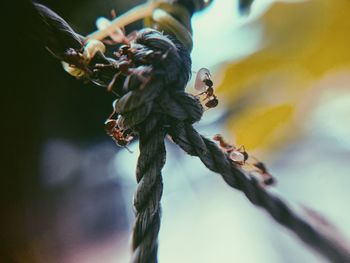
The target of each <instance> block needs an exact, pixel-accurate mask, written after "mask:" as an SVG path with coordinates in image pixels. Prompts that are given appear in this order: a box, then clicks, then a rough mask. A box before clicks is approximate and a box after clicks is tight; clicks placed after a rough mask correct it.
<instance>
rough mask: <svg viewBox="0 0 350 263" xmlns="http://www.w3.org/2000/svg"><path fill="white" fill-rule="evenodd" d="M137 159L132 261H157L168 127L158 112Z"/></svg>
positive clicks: (147, 127) (143, 136)
mask: <svg viewBox="0 0 350 263" xmlns="http://www.w3.org/2000/svg"><path fill="white" fill-rule="evenodd" d="M139 135H140V156H139V159H138V162H137V168H136V178H137V182H138V187H137V190H136V193H135V196H134V207H135V211H136V221H135V224H134V231H133V237H132V249H133V250H134V255H133V260H132V262H135V263H141V262H157V249H158V242H157V240H158V232H159V228H160V216H161V211H160V199H161V197H162V192H163V183H162V175H161V170H162V168H163V166H164V164H165V145H164V137H165V131H164V129H163V128H162V122H160V121H159V118H158V117H157V116H152V117H150V118H149V119H147V120H146V121H145V123H144V125H143V126H142V128H141V131H140V134H139Z"/></svg>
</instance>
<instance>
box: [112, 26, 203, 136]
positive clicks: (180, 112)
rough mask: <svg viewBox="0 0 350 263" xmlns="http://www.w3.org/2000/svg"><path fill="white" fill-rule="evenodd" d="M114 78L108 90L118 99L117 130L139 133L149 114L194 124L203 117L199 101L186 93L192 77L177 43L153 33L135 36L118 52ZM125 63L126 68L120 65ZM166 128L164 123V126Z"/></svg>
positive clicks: (185, 54) (188, 61) (146, 31)
mask: <svg viewBox="0 0 350 263" xmlns="http://www.w3.org/2000/svg"><path fill="white" fill-rule="evenodd" d="M118 53H119V54H118V60H117V61H116V66H115V68H117V71H116V73H115V78H117V79H118V78H123V79H122V85H120V82H118V81H117V80H115V79H114V82H113V83H112V87H111V89H112V90H113V91H115V92H116V93H118V95H119V96H120V98H118V99H117V100H116V101H115V102H114V105H113V107H114V111H115V113H117V114H118V115H119V116H120V118H119V120H120V121H119V124H120V126H119V127H120V128H122V129H130V128H131V129H133V130H134V131H138V130H139V129H138V125H140V124H141V123H142V122H144V121H145V120H146V119H147V118H148V117H149V116H150V115H151V113H152V115H153V114H154V113H157V114H162V115H163V116H165V117H166V118H163V120H165V122H166V119H167V118H171V119H177V120H180V121H186V122H189V123H194V122H196V121H199V120H200V118H201V116H202V114H203V107H202V105H201V103H200V102H199V100H198V99H197V98H196V97H194V96H192V95H190V94H187V93H186V92H185V86H186V84H187V82H188V80H189V78H190V74H191V59H190V54H189V52H188V51H187V50H186V48H185V47H184V46H183V45H182V44H180V43H179V42H178V41H177V40H175V39H171V38H170V37H168V36H165V35H163V34H162V33H160V32H159V31H156V30H153V29H144V30H141V31H139V32H138V33H137V35H136V36H135V38H134V39H133V40H132V41H131V43H130V44H129V47H128V49H127V48H126V47H125V46H122V47H121V48H120V51H119V52H118ZM125 61H128V65H129V66H128V68H127V70H125V69H123V70H122V69H120V64H121V63H123V65H124V62H125ZM164 125H166V123H164Z"/></svg>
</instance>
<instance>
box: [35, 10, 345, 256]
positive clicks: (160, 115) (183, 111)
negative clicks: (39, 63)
mask: <svg viewBox="0 0 350 263" xmlns="http://www.w3.org/2000/svg"><path fill="white" fill-rule="evenodd" d="M36 9H37V10H38V11H37V14H39V17H37V18H38V20H36V21H37V27H38V28H39V29H40V28H41V29H44V30H43V31H41V30H36V31H35V32H37V33H38V34H41V35H42V36H43V37H42V38H41V42H42V43H43V45H44V46H46V47H47V48H48V49H49V50H50V51H51V52H52V53H53V54H54V55H55V56H56V57H57V58H59V59H61V60H64V61H66V62H69V63H72V64H74V65H76V66H79V62H78V63H77V64H75V62H76V61H75V60H74V59H73V60H71V61H67V50H68V51H69V50H70V51H72V49H73V50H74V51H75V52H81V51H80V49H81V48H82V46H81V45H82V41H83V40H82V38H81V37H80V36H79V35H78V34H76V33H74V32H73V30H72V29H71V28H70V27H69V26H68V25H67V24H66V22H65V21H64V20H63V19H62V18H60V17H59V16H58V15H56V14H55V13H53V12H52V11H51V10H49V9H47V8H46V7H43V6H40V5H36ZM134 44H136V45H135V46H134V51H133V52H134V60H135V61H134V62H135V69H137V72H138V75H137V74H130V75H129V76H128V77H127V78H126V80H125V82H124V85H122V87H117V88H116V90H117V93H118V95H119V96H120V99H119V100H118V101H117V102H116V104H115V109H116V112H117V113H118V114H119V115H120V116H121V117H122V119H123V124H124V126H126V127H128V128H130V129H132V130H133V131H134V132H136V133H138V135H139V139H140V156H139V159H138V164H137V173H136V177H137V182H138V184H139V185H138V188H137V191H136V193H135V197H134V206H135V212H136V221H135V225H134V232H133V242H132V248H133V251H134V254H133V262H137V263H154V262H157V246H158V232H159V227H160V215H161V212H160V199H161V196H162V191H163V184H162V176H161V170H162V167H163V166H164V163H165V147H164V137H165V135H166V134H167V133H169V135H171V137H172V139H173V140H174V142H175V143H176V144H178V145H179V146H180V147H181V148H182V149H183V150H184V151H185V152H187V153H188V154H190V155H193V156H198V157H199V158H200V159H201V161H202V162H203V163H204V164H205V165H206V166H207V167H208V168H209V169H210V170H212V171H214V172H216V173H219V174H221V175H222V177H223V179H224V180H225V181H226V183H227V184H229V185H230V186H232V187H233V188H235V189H238V190H240V191H242V192H243V193H244V194H245V195H246V196H247V198H248V199H249V200H250V201H251V202H252V203H253V204H254V205H256V206H259V207H262V208H264V209H265V210H266V211H267V212H268V213H269V214H270V215H271V216H272V217H273V218H274V219H275V220H276V222H278V223H279V224H281V225H283V226H285V227H286V228H288V229H289V230H291V231H292V232H294V233H295V234H296V235H297V236H298V237H299V238H300V239H301V240H303V241H304V242H305V243H306V244H308V245H309V246H310V247H312V248H314V249H315V250H316V251H318V252H319V253H320V254H322V255H324V256H325V257H326V258H328V259H329V260H331V261H332V262H350V254H349V251H348V250H346V249H345V248H343V247H340V246H338V245H336V242H334V240H332V239H330V238H328V237H327V236H326V235H325V234H323V233H322V232H321V231H319V230H318V229H317V228H316V227H314V226H312V225H311V224H310V223H308V222H307V221H305V220H304V219H302V218H301V217H300V216H298V215H296V214H295V213H294V212H293V211H292V210H291V209H290V208H289V207H288V206H287V205H286V204H285V203H284V202H283V201H282V200H281V199H279V198H278V197H276V196H274V195H272V194H270V193H269V192H267V191H266V190H265V189H264V188H263V187H261V186H260V185H259V184H258V183H257V181H256V180H254V179H253V177H252V176H250V175H249V174H247V173H245V172H244V171H242V170H241V169H240V168H239V167H237V166H236V165H235V164H234V163H233V162H232V161H231V160H230V159H229V158H228V156H227V155H225V154H224V153H223V152H222V151H221V150H220V149H219V148H218V147H217V145H216V144H215V143H214V142H212V141H210V140H208V139H206V138H205V137H203V136H201V135H200V134H198V133H197V131H196V130H195V129H194V128H193V127H192V124H193V123H194V122H196V121H199V120H200V118H201V116H202V114H203V108H202V106H201V104H200V102H199V101H198V99H197V98H195V97H193V96H192V95H190V94H187V93H185V91H184V88H185V86H186V83H187V82H188V80H189V76H190V72H191V60H190V55H189V52H188V51H187V50H186V48H185V47H184V46H183V45H182V44H181V43H179V42H178V41H177V40H176V39H170V38H168V37H166V36H164V35H163V34H161V33H159V32H158V31H155V30H150V29H146V30H142V31H140V32H139V33H138V35H137V37H136V39H135V40H134ZM149 51H153V52H161V53H162V54H167V55H166V56H165V57H162V58H161V59H157V60H155V61H150V62H149V63H146V65H145V63H144V61H145V59H146V57H147V54H148V52H149ZM68 54H70V52H68ZM68 58H69V56H68ZM68 60H69V59H68ZM112 62H115V61H114V60H112V59H110V58H105V57H104V56H103V54H97V58H94V59H93V60H92V61H91V63H90V65H89V68H91V69H93V67H94V65H95V64H96V63H104V64H109V63H112ZM114 74H115V72H114V71H113V70H108V69H106V70H102V71H100V72H99V73H98V74H97V75H96V76H89V77H90V79H91V78H94V79H95V80H96V81H99V83H103V84H104V85H105V86H107V84H108V80H109V81H110V80H111V79H112V78H113V76H114ZM140 75H142V76H143V77H144V78H146V79H148V81H147V82H146V83H144V82H143V81H141V82H140Z"/></svg>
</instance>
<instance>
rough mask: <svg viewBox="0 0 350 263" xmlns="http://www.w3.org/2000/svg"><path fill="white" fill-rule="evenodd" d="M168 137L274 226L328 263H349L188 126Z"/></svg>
mask: <svg viewBox="0 0 350 263" xmlns="http://www.w3.org/2000/svg"><path fill="white" fill-rule="evenodd" d="M169 134H170V135H171V137H172V139H173V141H174V142H175V143H176V144H178V145H179V146H180V147H181V148H182V149H183V150H184V151H185V152H186V153H188V154H190V155H193V156H198V157H199V158H200V160H201V161H202V162H203V164H204V165H205V166H206V167H207V168H208V169H210V170H211V171H213V172H215V173H218V174H220V175H221V176H222V177H223V179H224V180H225V182H226V183H227V184H228V185H230V186H231V187H233V188H235V189H238V190H240V191H242V192H243V193H244V194H245V195H246V197H247V198H248V200H249V201H250V202H251V203H253V204H254V205H256V206H259V207H261V208H263V209H265V210H266V212H267V213H269V214H270V215H271V216H272V217H273V219H274V220H275V221H276V222H278V223H279V224H281V225H283V226H284V227H286V228H287V229H289V230H290V231H292V232H293V233H295V234H296V235H297V236H298V237H299V238H300V239H301V240H302V241H304V242H305V243H306V244H307V245H309V246H310V247H312V248H313V249H315V250H316V251H318V252H319V253H320V254H322V255H323V256H325V257H326V258H328V259H329V260H330V261H331V262H339V263H341V262H344V263H345V262H350V252H349V250H348V249H347V248H345V247H341V246H340V244H337V243H336V242H335V240H332V239H331V238H329V237H327V236H326V235H325V234H323V233H321V232H320V231H319V230H318V229H316V228H315V227H314V226H312V225H311V224H309V223H308V222H307V221H305V220H304V219H303V218H301V217H300V216H298V215H297V214H296V213H294V212H293V211H292V210H291V209H290V208H289V207H288V206H287V205H286V204H285V203H284V202H283V201H282V200H281V199H280V198H278V197H276V196H274V195H272V194H270V193H269V192H267V191H266V190H265V189H264V188H263V187H261V186H260V185H259V184H258V182H257V181H256V180H255V179H254V178H253V177H252V176H250V175H249V174H247V173H246V172H244V171H242V170H241V169H239V167H237V166H235V165H234V163H233V162H232V161H231V160H230V159H229V156H228V155H226V154H224V153H223V152H222V151H221V150H220V149H219V148H218V147H217V145H216V144H215V143H214V142H212V141H210V140H208V139H207V138H205V137H203V136H202V135H200V134H199V133H198V132H197V131H196V130H195V129H194V128H193V127H192V125H191V124H188V123H186V122H175V123H174V124H173V125H172V127H171V128H170V130H169Z"/></svg>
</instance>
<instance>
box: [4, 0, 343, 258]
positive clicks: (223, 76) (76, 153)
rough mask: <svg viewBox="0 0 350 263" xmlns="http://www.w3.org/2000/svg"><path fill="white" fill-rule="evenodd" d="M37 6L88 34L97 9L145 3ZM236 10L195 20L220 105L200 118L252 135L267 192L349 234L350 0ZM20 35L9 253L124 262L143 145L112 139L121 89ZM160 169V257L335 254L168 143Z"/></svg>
mask: <svg viewBox="0 0 350 263" xmlns="http://www.w3.org/2000/svg"><path fill="white" fill-rule="evenodd" d="M41 3H43V4H45V5H47V6H48V7H50V8H51V9H53V10H54V11H56V12H57V13H58V14H60V15H61V16H62V17H63V18H64V19H66V20H67V21H68V22H69V23H70V24H71V25H72V27H73V28H74V30H75V31H77V32H79V33H81V34H83V35H86V34H88V33H90V32H92V31H94V30H95V20H96V18H97V17H99V16H106V17H110V11H111V10H112V9H115V10H116V11H117V14H121V13H124V12H125V11H127V10H128V9H130V8H131V7H133V6H135V5H136V4H139V3H141V1H139V0H137V1H134V0H133V1H118V0H114V1H112V0H104V1H97V0H85V1H82V0H75V1H68V0H61V1H53V0H45V1H41ZM237 6H238V1H236V0H214V1H213V3H212V4H211V5H210V6H209V7H208V8H207V9H206V10H205V11H203V12H201V13H198V14H196V15H195V16H194V17H193V20H192V25H193V31H194V34H193V37H194V49H193V52H192V59H193V71H197V70H199V69H200V68H201V67H207V68H209V69H210V71H211V72H212V77H213V81H214V85H215V90H216V94H217V96H218V98H219V101H220V102H219V106H218V107H217V108H215V109H210V110H208V111H206V112H205V115H204V118H203V120H202V121H201V122H200V123H198V124H197V125H196V128H197V129H198V130H199V131H200V132H201V133H202V134H204V135H206V136H208V137H212V136H213V135H215V134H217V133H221V134H223V135H224V136H225V138H227V139H228V140H229V141H230V142H232V143H235V144H238V145H242V144H243V145H245V148H246V149H247V151H248V152H249V153H250V154H252V155H254V156H256V157H257V158H259V159H261V160H263V161H264V162H265V163H266V164H267V166H268V168H269V170H270V172H271V173H272V174H273V175H274V176H275V177H276V179H277V182H278V183H277V185H276V186H275V187H273V189H271V191H273V192H275V193H276V194H278V195H280V196H281V197H282V198H283V199H284V200H287V201H288V202H289V203H290V204H291V205H293V206H294V207H296V208H298V207H301V205H302V206H307V207H311V208H313V209H315V210H316V211H318V212H319V213H320V214H322V215H324V216H325V217H326V218H328V219H329V221H331V222H332V223H334V225H336V226H337V228H338V229H339V230H340V231H341V232H342V233H343V234H344V236H345V237H350V210H349V208H348V202H349V200H350V193H349V191H348V185H349V184H350V177H349V174H350V165H349V163H348V161H349V159H350V125H349V123H348V116H349V115H350V51H349V47H350V34H349V32H350V19H349V17H350V1H348V0H333V1H329V0H309V1H301V0H294V1H293V0H288V1H287V0H284V1H282V0H280V1H275V0H256V1H254V3H253V5H252V7H251V10H250V12H249V15H248V14H246V15H241V14H239V12H238V8H237ZM19 8H20V5H19ZM19 12H21V11H19ZM17 19H18V20H19V21H22V22H23V24H22V25H21V26H20V27H18V30H26V28H25V19H26V18H25V16H20V15H19V16H17ZM140 27H141V24H140V23H135V24H132V25H130V26H128V27H127V28H126V29H127V30H128V31H132V30H134V29H137V28H140ZM15 44H16V46H18V49H17V50H18V55H19V57H20V66H19V69H18V70H16V71H14V70H12V71H11V72H12V74H13V75H9V76H10V78H11V83H13V84H11V85H10V86H9V87H10V90H9V91H5V92H4V95H5V97H4V99H3V101H2V106H3V107H4V110H3V113H5V120H6V121H8V123H6V125H4V127H3V130H5V131H6V132H7V133H8V134H7V135H6V136H2V137H3V139H4V142H3V146H4V147H3V148H4V149H6V155H5V157H4V158H3V171H4V172H3V175H2V176H1V178H2V180H1V188H2V190H1V195H3V198H1V200H2V201H1V202H2V208H1V210H2V216H1V217H2V219H1V260H0V262H6V263H7V262H40V263H41V262H50V263H51V262H53V263H56V262H59V263H80V262H84V263H85V262H86V263H96V262H103V263H109V262H110V263H112V262H113V263H119V262H123V263H124V262H128V260H129V258H130V233H131V231H132V224H133V219H134V216H133V209H132V196H133V193H134V191H135V190H136V182H135V181H136V180H135V176H134V172H135V166H136V160H137V156H138V149H137V148H138V145H137V142H134V143H133V144H132V145H131V146H130V148H131V150H132V151H133V152H134V153H132V154H130V153H129V152H128V151H126V150H125V149H121V148H118V147H117V146H116V145H115V144H114V143H113V141H112V140H110V139H109V137H108V136H107V135H105V132H104V127H103V123H104V121H105V119H106V118H107V117H108V115H109V114H110V112H111V110H112V104H111V103H112V101H113V100H114V97H113V96H112V94H108V93H107V92H105V90H104V89H102V88H100V87H96V86H94V85H92V84H84V83H82V82H80V81H77V80H76V79H74V78H73V77H71V76H70V75H68V74H66V73H65V72H64V71H63V70H62V67H61V64H60V63H59V62H58V61H57V60H56V59H55V58H53V57H52V56H51V55H50V54H49V53H48V52H47V51H46V50H44V49H43V48H42V47H40V46H39V45H38V43H36V42H35V41H34V40H30V39H19V40H18V41H15ZM10 61H11V60H10ZM14 61H15V63H16V68H18V64H17V61H18V60H14ZM9 63H11V62H9ZM11 65H12V64H11ZM194 76H195V74H194ZM5 77H6V76H5ZM192 87H193V80H192V81H191V82H190V83H189V85H188V91H189V92H192V93H195V91H194V90H193V88H192ZM348 114H349V115H348ZM163 176H164V195H163V199H162V207H163V216H162V225H161V230H160V237H159V243H160V246H159V261H160V262H165V263H173V262H174V263H175V262H190V263H196V262H202V263H203V262H205V263H211V262H249V263H255V262H256V263H263V262H266V263H267V262H268V263H273V262H276V263H278V262H309V263H314V262H315V263H316V262H326V261H325V260H324V259H323V258H321V257H320V256H319V255H317V254H316V253H314V252H313V251H311V250H310V249H309V248H307V247H305V245H304V244H303V243H302V242H301V241H299V240H298V239H297V238H296V237H295V236H294V234H292V233H290V232H288V231H287V230H285V229H284V228H282V227H281V226H279V225H277V224H276V223H275V222H274V221H273V220H272V219H271V218H270V217H269V216H268V215H267V214H266V213H265V212H264V211H262V210H260V209H257V208H255V207H253V206H252V205H251V204H250V203H249V202H248V201H247V200H246V198H245V197H244V196H243V195H242V194H241V193H240V192H237V191H235V190H232V189H230V188H229V187H228V186H227V185H226V184H225V183H224V182H223V180H222V179H221V177H220V176H218V175H216V174H213V173H210V172H208V170H207V169H205V168H204V167H203V165H202V164H201V163H200V162H199V161H198V160H197V159H196V158H193V157H189V156H186V155H185V154H184V153H183V152H182V151H181V150H179V149H178V148H177V147H175V146H174V145H173V144H171V143H170V142H167V163H166V166H165V168H164V172H163Z"/></svg>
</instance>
